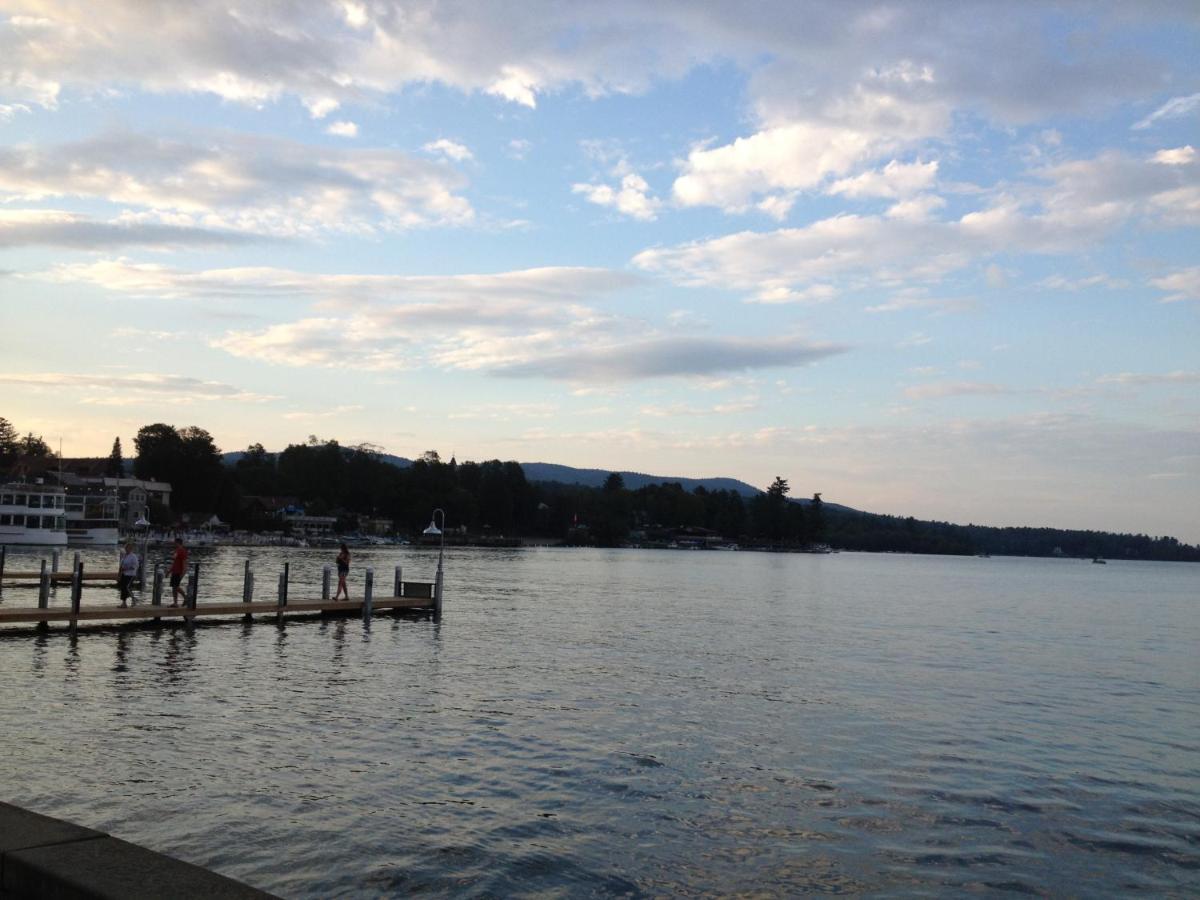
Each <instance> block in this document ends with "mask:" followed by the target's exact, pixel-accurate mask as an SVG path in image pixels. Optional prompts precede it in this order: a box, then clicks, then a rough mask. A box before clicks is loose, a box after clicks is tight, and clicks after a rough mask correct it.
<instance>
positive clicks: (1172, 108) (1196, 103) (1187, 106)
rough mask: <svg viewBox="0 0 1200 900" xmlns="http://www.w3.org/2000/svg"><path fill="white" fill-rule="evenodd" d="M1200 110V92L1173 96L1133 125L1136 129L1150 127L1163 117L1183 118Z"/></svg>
mask: <svg viewBox="0 0 1200 900" xmlns="http://www.w3.org/2000/svg"><path fill="white" fill-rule="evenodd" d="M1197 110H1200V94H1189V95H1187V96H1186V97H1172V98H1171V99H1170V100H1168V101H1167V102H1166V103H1164V104H1163V105H1162V106H1160V107H1159V108H1158V109H1156V110H1155V111H1154V112H1152V113H1150V115H1148V116H1146V118H1144V119H1142V120H1140V121H1139V122H1137V123H1136V124H1134V125H1133V128H1134V129H1135V130H1139V131H1140V130H1142V129H1145V128H1149V127H1150V126H1151V125H1153V124H1154V123H1155V122H1159V121H1161V120H1162V119H1182V118H1183V117H1185V116H1190V115H1191V114H1192V113H1194V112H1196V111H1197Z"/></svg>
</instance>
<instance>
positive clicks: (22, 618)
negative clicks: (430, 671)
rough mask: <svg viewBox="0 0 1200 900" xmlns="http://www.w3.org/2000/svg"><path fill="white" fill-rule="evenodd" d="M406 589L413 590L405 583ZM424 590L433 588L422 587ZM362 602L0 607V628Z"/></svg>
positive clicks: (315, 609) (376, 602) (420, 601)
mask: <svg viewBox="0 0 1200 900" xmlns="http://www.w3.org/2000/svg"><path fill="white" fill-rule="evenodd" d="M406 587H410V588H411V587H416V585H413V584H411V583H410V584H407V585H406ZM425 587H427V588H431V587H433V585H425ZM364 604H365V601H364V600H363V598H362V597H359V598H357V599H353V600H300V601H296V600H289V601H288V603H287V605H285V606H280V605H279V604H278V603H277V602H272V601H269V600H255V601H252V602H250V603H243V602H241V601H237V602H230V603H219V602H218V603H198V604H196V606H194V607H191V606H153V605H151V604H145V603H139V604H136V605H133V606H81V607H80V608H79V610H78V611H75V610H72V609H71V608H70V607H57V608H56V607H50V608H47V609H38V608H36V607H20V608H10V607H7V606H0V627H3V626H5V625H22V624H33V623H38V622H65V623H67V624H70V623H71V622H79V623H84V622H88V623H96V622H118V621H120V622H155V621H159V620H165V621H172V620H174V621H185V622H186V621H190V620H193V619H199V618H204V617H207V616H268V615H269V616H275V617H276V618H278V617H280V616H285V615H296V614H307V615H310V616H311V615H316V614H321V613H341V614H350V615H363V611H364ZM370 604H371V612H372V613H377V612H380V611H382V610H388V609H393V610H396V609H399V610H410V611H424V612H428V613H430V614H433V613H434V611H435V610H434V603H433V598H432V597H414V596H409V597H375V598H372V600H371V601H370Z"/></svg>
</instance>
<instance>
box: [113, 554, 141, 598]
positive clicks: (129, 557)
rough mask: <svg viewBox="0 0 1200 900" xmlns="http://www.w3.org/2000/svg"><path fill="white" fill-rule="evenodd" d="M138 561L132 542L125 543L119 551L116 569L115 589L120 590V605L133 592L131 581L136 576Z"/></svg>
mask: <svg viewBox="0 0 1200 900" xmlns="http://www.w3.org/2000/svg"><path fill="white" fill-rule="evenodd" d="M140 562H141V560H139V559H138V555H137V554H136V553H134V552H133V544H126V545H125V550H124V552H122V553H121V564H120V566H119V567H118V570H117V589H118V590H120V592H121V605H122V606H124V605H125V601H126V600H128V599H129V598H130V597H131V596H132V594H133V591H132V587H133V581H134V579H135V578H137V573H138V564H139V563H140Z"/></svg>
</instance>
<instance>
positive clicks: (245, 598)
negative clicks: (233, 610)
mask: <svg viewBox="0 0 1200 900" xmlns="http://www.w3.org/2000/svg"><path fill="white" fill-rule="evenodd" d="M249 595H250V560H246V566H245V568H243V569H242V602H243V603H249V602H250V596H249Z"/></svg>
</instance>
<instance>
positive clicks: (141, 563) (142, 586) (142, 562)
mask: <svg viewBox="0 0 1200 900" xmlns="http://www.w3.org/2000/svg"><path fill="white" fill-rule="evenodd" d="M138 549H139V550H141V551H142V552H141V553H139V554H138V574H137V582H138V590H139V591H145V590H146V542H145V541H142V546H141V547H139V548H138Z"/></svg>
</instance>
